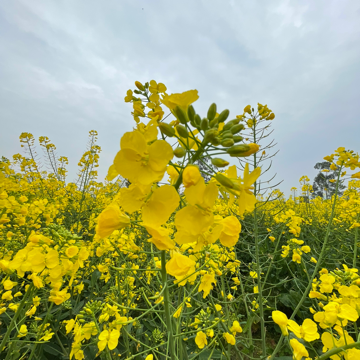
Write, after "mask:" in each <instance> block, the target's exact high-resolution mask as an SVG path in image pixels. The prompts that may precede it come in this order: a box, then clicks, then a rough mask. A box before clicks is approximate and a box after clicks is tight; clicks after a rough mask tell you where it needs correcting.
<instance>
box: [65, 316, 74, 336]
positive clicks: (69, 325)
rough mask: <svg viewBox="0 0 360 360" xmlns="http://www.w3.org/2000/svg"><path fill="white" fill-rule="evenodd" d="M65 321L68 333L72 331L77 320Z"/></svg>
mask: <svg viewBox="0 0 360 360" xmlns="http://www.w3.org/2000/svg"><path fill="white" fill-rule="evenodd" d="M64 323H66V326H65V329H66V334H69V333H70V332H71V330H72V329H73V328H74V325H75V320H74V319H70V320H64Z"/></svg>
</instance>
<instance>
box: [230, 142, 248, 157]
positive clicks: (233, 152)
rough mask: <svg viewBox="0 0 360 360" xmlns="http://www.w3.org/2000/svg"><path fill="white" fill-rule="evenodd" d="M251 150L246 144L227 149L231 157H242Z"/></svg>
mask: <svg viewBox="0 0 360 360" xmlns="http://www.w3.org/2000/svg"><path fill="white" fill-rule="evenodd" d="M249 150H250V146H249V145H246V144H241V145H234V146H232V147H231V148H229V149H227V150H226V152H227V153H228V154H229V155H230V156H240V155H241V154H243V153H245V152H247V151H249Z"/></svg>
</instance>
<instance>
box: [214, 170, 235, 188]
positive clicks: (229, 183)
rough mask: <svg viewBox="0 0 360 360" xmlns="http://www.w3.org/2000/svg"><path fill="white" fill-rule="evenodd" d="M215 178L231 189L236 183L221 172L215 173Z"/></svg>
mask: <svg viewBox="0 0 360 360" xmlns="http://www.w3.org/2000/svg"><path fill="white" fill-rule="evenodd" d="M215 179H216V180H217V181H218V182H219V183H220V184H221V185H223V186H225V187H227V188H229V189H233V188H234V184H233V182H232V181H231V180H230V179H229V178H228V177H226V176H225V175H223V174H221V173H217V174H216V175H215Z"/></svg>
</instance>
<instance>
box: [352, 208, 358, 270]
mask: <svg viewBox="0 0 360 360" xmlns="http://www.w3.org/2000/svg"><path fill="white" fill-rule="evenodd" d="M356 222H359V214H358V216H357V218H356ZM358 230H359V228H358V227H356V228H355V240H354V259H353V268H356V260H357V252H358Z"/></svg>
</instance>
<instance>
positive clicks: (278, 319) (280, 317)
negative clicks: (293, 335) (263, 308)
mask: <svg viewBox="0 0 360 360" xmlns="http://www.w3.org/2000/svg"><path fill="white" fill-rule="evenodd" d="M272 319H273V321H274V323H275V324H278V325H279V326H280V329H281V332H282V334H283V335H284V336H287V335H289V332H288V329H287V324H288V322H289V320H288V317H287V316H286V315H285V314H284V313H283V312H281V311H278V310H276V311H273V312H272Z"/></svg>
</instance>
